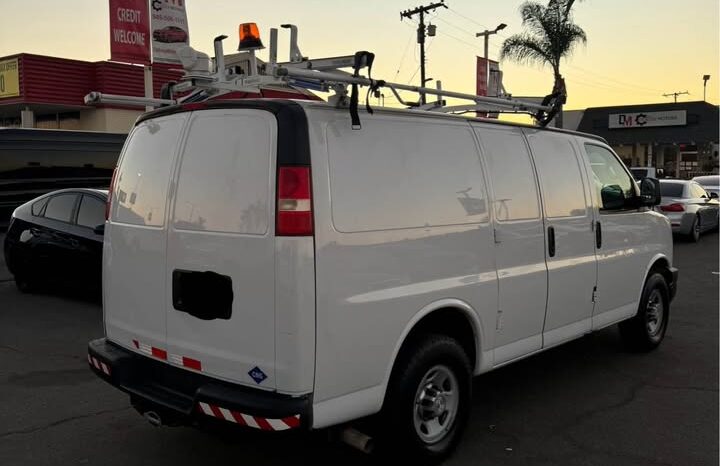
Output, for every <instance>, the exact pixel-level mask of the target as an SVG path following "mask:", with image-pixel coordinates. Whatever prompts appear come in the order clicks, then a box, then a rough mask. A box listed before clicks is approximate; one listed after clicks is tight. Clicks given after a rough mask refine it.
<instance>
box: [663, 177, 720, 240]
mask: <svg viewBox="0 0 720 466" xmlns="http://www.w3.org/2000/svg"><path fill="white" fill-rule="evenodd" d="M660 192H661V193H662V201H661V202H660V205H659V206H658V210H659V211H660V212H662V213H663V214H665V215H666V216H667V217H668V219H670V225H671V226H672V231H673V233H677V234H680V235H683V236H685V237H687V238H688V239H689V240H691V241H693V242H694V241H697V240H699V239H700V234H701V233H703V232H705V231H709V230H714V229H716V228H717V227H718V207H719V206H720V202H718V199H717V197H718V195H717V194H710V193H708V192H707V191H706V190H705V189H704V188H703V187H702V186H700V184H698V183H697V182H695V181H693V180H660Z"/></svg>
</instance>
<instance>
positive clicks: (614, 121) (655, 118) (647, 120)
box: [608, 110, 687, 129]
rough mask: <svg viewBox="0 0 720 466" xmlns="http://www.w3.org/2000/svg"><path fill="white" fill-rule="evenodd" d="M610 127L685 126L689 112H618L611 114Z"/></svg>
mask: <svg viewBox="0 0 720 466" xmlns="http://www.w3.org/2000/svg"><path fill="white" fill-rule="evenodd" d="M609 118H610V119H609V121H608V128H610V129H618V128H645V127H648V126H685V125H686V124H687V112H686V111H685V110H673V111H670V112H647V113H643V112H641V113H616V114H613V115H610V117H609Z"/></svg>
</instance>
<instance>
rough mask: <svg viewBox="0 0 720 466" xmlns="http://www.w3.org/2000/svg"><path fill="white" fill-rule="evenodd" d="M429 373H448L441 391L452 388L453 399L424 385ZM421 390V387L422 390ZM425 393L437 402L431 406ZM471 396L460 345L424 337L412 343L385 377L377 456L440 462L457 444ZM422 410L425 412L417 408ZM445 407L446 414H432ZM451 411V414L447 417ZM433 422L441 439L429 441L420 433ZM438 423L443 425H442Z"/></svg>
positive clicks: (441, 337) (438, 337) (467, 364)
mask: <svg viewBox="0 0 720 466" xmlns="http://www.w3.org/2000/svg"><path fill="white" fill-rule="evenodd" d="M433 371H436V372H441V373H443V374H452V375H451V376H448V377H449V378H448V379H447V380H446V382H447V384H446V385H445V386H446V387H448V386H449V387H452V386H453V384H456V386H457V389H456V391H457V398H455V397H451V396H448V397H447V398H445V396H444V393H440V394H438V393H437V392H433V391H432V390H431V388H430V386H431V385H432V383H428V384H427V385H426V384H425V383H423V382H424V381H427V380H428V379H427V377H428V376H430V374H432V373H433ZM452 377H454V379H452ZM440 383H442V382H440ZM421 386H422V387H424V388H422V389H421ZM430 394H435V395H438V396H435V397H432V398H434V399H435V400H436V401H437V403H436V404H431V403H429V402H428V400H429V398H430V396H429V395H430ZM471 396H472V371H471V367H470V360H469V358H468V356H467V354H466V353H465V351H464V350H463V348H462V346H461V345H460V344H459V343H458V342H457V341H456V340H455V339H453V338H450V337H448V336H445V335H427V336H425V337H423V338H419V339H416V340H415V341H414V342H413V343H412V344H410V345H409V346H408V347H407V348H406V349H405V350H404V351H403V352H402V354H401V355H400V357H399V358H398V360H397V362H396V364H395V368H394V369H393V373H392V376H391V378H390V384H389V386H388V390H387V394H386V396H385V403H384V404H383V410H382V413H381V416H380V422H381V427H380V429H379V430H380V432H381V434H380V444H379V448H380V452H381V454H382V453H384V454H390V455H392V456H393V457H402V458H404V459H405V460H411V461H413V462H414V463H415V464H423V465H428V464H436V463H438V462H440V461H442V460H443V459H444V458H446V457H447V456H449V455H450V454H451V453H452V451H453V449H454V448H455V446H456V445H457V443H458V442H459V441H460V437H461V435H462V433H463V430H464V428H465V424H466V422H467V419H468V414H469V412H470V400H471ZM418 397H420V398H422V399H423V403H421V404H416V400H418ZM440 398H442V400H440ZM421 405H422V406H426V408H425V409H423V408H421ZM430 406H432V407H430ZM453 406H454V408H453ZM445 408H447V411H445V413H446V414H444V415H443V414H439V415H437V414H433V413H435V412H440V411H442V409H445ZM451 409H452V410H454V413H450V410H451ZM430 411H433V413H431V412H430ZM421 412H422V413H423V414H421ZM425 416H427V417H432V416H436V417H435V418H433V419H432V420H429V421H425V420H422V419H423V418H424V417H425ZM443 416H445V417H444V418H443ZM443 419H444V421H443ZM417 420H419V422H420V423H421V425H420V426H419V427H416V421H417ZM435 422H437V423H438V424H439V425H440V427H441V432H439V433H438V434H437V435H440V437H438V438H437V439H432V440H431V439H429V438H428V436H429V435H428V433H427V432H428V431H427V428H426V431H425V432H423V433H420V432H421V431H422V428H423V426H426V425H429V424H428V423H433V424H434V423H435ZM443 422H447V424H446V425H444V426H443V425H442V424H443ZM435 428H437V427H435ZM423 435H425V436H426V438H423ZM398 455H401V456H398Z"/></svg>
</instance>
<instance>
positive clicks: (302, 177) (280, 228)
mask: <svg viewBox="0 0 720 466" xmlns="http://www.w3.org/2000/svg"><path fill="white" fill-rule="evenodd" d="M311 192H312V189H311V186H310V167H280V170H279V171H278V185H277V228H276V229H275V230H276V231H275V233H276V235H277V236H312V234H313V213H312V195H311Z"/></svg>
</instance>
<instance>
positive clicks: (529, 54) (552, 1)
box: [500, 0, 587, 128]
mask: <svg viewBox="0 0 720 466" xmlns="http://www.w3.org/2000/svg"><path fill="white" fill-rule="evenodd" d="M574 3H575V0H549V2H548V5H547V6H544V5H541V4H540V3H537V2H530V1H528V2H525V3H523V4H522V5H521V6H520V16H521V17H522V22H523V26H525V27H526V28H527V31H526V32H523V33H521V34H515V35H513V36H510V37H508V38H507V39H506V40H505V42H503V44H502V48H501V49H500V59H501V60H502V59H505V58H508V59H510V60H514V61H516V62H518V63H529V64H539V65H541V66H542V65H546V64H549V65H550V66H551V67H552V70H553V75H554V78H555V84H554V86H553V93H555V92H560V91H562V92H564V88H565V81H564V79H563V77H562V75H561V74H560V60H561V59H562V58H567V57H568V56H569V55H570V54H571V53H572V51H573V50H574V49H575V46H576V45H577V44H578V43H580V42H582V43H583V44H585V43H586V42H587V37H586V36H585V31H583V30H582V28H580V26H578V25H577V24H575V23H573V21H572V14H571V13H572V6H573V4H574ZM563 103H565V100H564V99H562V100H561V104H560V111H559V112H558V116H557V126H558V127H559V128H562V104H563Z"/></svg>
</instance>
